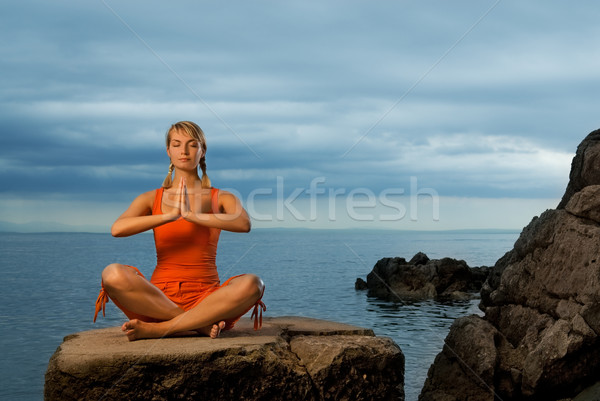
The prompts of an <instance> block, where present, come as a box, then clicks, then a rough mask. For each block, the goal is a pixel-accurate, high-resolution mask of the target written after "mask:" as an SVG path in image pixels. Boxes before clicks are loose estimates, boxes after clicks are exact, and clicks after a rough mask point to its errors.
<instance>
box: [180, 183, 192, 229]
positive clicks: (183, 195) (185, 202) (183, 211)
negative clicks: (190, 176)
mask: <svg viewBox="0 0 600 401" xmlns="http://www.w3.org/2000/svg"><path fill="white" fill-rule="evenodd" d="M177 196H178V198H179V200H178V204H179V215H180V216H181V217H183V218H184V219H186V220H187V219H188V218H189V216H190V215H191V214H192V209H191V208H190V199H189V196H188V192H187V183H186V181H185V178H184V177H181V181H180V182H179V190H178V191H177Z"/></svg>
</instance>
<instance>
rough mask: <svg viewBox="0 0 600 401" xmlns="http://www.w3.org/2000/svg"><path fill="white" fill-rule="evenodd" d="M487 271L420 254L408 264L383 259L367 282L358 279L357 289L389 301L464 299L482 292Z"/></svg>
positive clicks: (485, 268)
mask: <svg viewBox="0 0 600 401" xmlns="http://www.w3.org/2000/svg"><path fill="white" fill-rule="evenodd" d="M488 271H489V268H488V267H485V266H483V267H469V266H468V265H467V263H466V262H465V261H464V260H456V259H452V258H443V259H429V257H427V255H426V254H424V253H422V252H419V253H417V254H416V255H415V256H413V258H412V259H411V260H410V261H408V262H407V261H406V259H404V258H383V259H380V260H379V261H377V263H376V264H375V266H374V267H373V270H372V271H371V272H370V273H369V274H368V275H367V281H366V282H365V281H364V280H363V279H361V278H358V279H357V280H356V283H355V288H356V289H357V290H368V296H372V297H377V298H381V299H385V300H389V301H399V300H418V299H427V298H450V299H464V298H468V297H470V296H472V295H474V294H476V293H478V292H479V290H480V289H481V285H482V284H483V282H484V281H485V279H486V278H487V275H488Z"/></svg>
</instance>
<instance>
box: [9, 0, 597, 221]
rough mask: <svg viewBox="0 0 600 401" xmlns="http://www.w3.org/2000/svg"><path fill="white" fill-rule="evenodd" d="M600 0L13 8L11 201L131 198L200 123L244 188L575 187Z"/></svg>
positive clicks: (227, 172)
mask: <svg viewBox="0 0 600 401" xmlns="http://www.w3.org/2000/svg"><path fill="white" fill-rule="evenodd" d="M493 5H495V7H493V9H491V11H490V8H491V7H492V6H493ZM599 9H600V8H599V7H598V5H597V4H596V3H595V2H583V3H580V4H579V6H578V7H576V8H574V7H571V6H569V5H568V4H551V5H548V4H547V3H543V2H541V1H534V2H528V3H510V2H499V3H496V2H493V1H489V2H483V3H478V4H477V5H474V4H473V3H471V2H464V1H458V2H452V3H448V2H443V1H438V2H432V3H427V4H423V3H406V2H400V3H399V2H386V3H376V4H375V3H365V2H359V1H350V2H335V1H334V2H327V3H322V2H303V3H293V4H290V3H272V2H269V3H256V4H252V5H250V4H247V3H244V2H233V3H227V4H218V3H215V4H212V3H211V4H208V3H196V2H190V1H187V2H185V1H184V2H178V3H175V4H171V3H161V2H141V1H132V2H127V3H119V2H112V1H105V2H97V3H77V4H73V3H71V2H66V1H62V0H59V1H56V2H52V3H47V2H42V1H36V0H25V1H22V2H19V3H10V2H9V3H5V4H2V5H0V33H2V34H3V37H4V38H6V39H7V40H5V41H4V42H3V43H2V44H0V55H1V56H2V57H0V68H2V71H3V74H2V75H1V76H0V88H1V89H2V90H1V91H0V105H1V107H0V131H1V135H0V168H1V170H0V177H1V179H2V182H3V187H2V189H0V200H1V199H9V198H10V199H13V198H15V199H16V198H19V197H22V198H23V199H34V198H36V197H40V196H59V195H60V196H63V195H64V196H65V197H67V198H69V199H73V200H76V199H79V200H82V201H83V200H85V201H90V202H91V201H93V199H98V198H99V197H100V198H102V199H111V200H112V201H113V202H114V204H117V203H118V202H122V203H123V204H124V205H126V203H127V202H129V201H130V199H131V196H132V194H135V193H140V192H143V191H146V190H148V189H151V188H154V187H156V186H158V185H160V183H161V181H162V179H163V177H164V175H165V173H166V166H167V164H168V160H167V158H166V155H165V152H164V133H165V131H166V130H167V128H168V127H169V126H170V124H171V123H173V122H175V121H179V120H187V119H189V120H193V121H196V122H198V123H199V124H200V125H201V126H202V128H203V129H204V131H205V132H206V134H207V140H208V146H209V149H208V154H207V159H208V160H207V161H208V170H209V175H210V176H211V178H213V182H214V184H215V185H217V186H221V187H230V188H234V189H236V190H238V191H239V193H240V194H241V195H242V196H248V194H249V193H251V192H252V191H254V190H256V189H260V188H271V189H273V188H275V187H276V185H277V182H278V181H277V180H278V177H281V178H283V179H284V182H285V184H286V191H289V192H292V191H293V190H294V189H295V188H306V186H307V185H309V183H310V182H311V180H313V179H314V178H316V177H325V178H326V185H328V186H329V187H330V188H345V189H347V190H348V191H350V190H351V189H352V188H369V189H371V190H372V191H374V192H377V193H378V192H380V191H382V190H384V189H386V188H401V187H407V185H409V182H410V180H411V177H416V178H417V179H418V181H419V184H420V186H422V187H427V188H434V189H435V190H436V191H438V192H439V193H440V195H442V196H444V197H458V198H460V197H474V198H487V199H493V198H498V197H502V198H506V197H508V198H521V199H540V198H543V199H555V198H559V197H560V196H561V194H562V191H564V187H565V186H566V181H567V180H568V170H569V167H570V161H571V158H572V155H573V152H574V151H575V148H576V146H577V144H578V143H579V142H580V141H581V140H582V139H583V137H584V136H585V135H586V134H587V133H588V132H590V131H592V130H594V129H596V128H598V126H597V125H598V118H597V110H598V100H597V92H598V89H600V78H598V75H597V73H596V71H597V70H598V69H599V68H600V56H598V55H597V54H595V53H594V52H592V51H591V49H594V48H595V47H596V43H595V38H597V37H598V35H599V34H600V32H599V31H600V28H599V27H598V25H597V24H596V19H597V15H598V11H599ZM488 11H489V13H488ZM482 17H483V18H482ZM60 196H59V198H60ZM61 199H62V198H61ZM2 218H3V216H0V219H2Z"/></svg>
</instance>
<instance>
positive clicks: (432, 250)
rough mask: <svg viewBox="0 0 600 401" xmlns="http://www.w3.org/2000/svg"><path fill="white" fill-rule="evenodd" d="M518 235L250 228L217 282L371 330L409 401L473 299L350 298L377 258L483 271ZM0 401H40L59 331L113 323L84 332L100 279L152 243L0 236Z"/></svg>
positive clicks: (229, 252)
mask: <svg viewBox="0 0 600 401" xmlns="http://www.w3.org/2000/svg"><path fill="white" fill-rule="evenodd" d="M517 237H518V233H464V232H463V233H460V232H459V233H457V232H447V233H407V232H394V231H368V230H364V231H363V230H355V231H328V230H327V231H325V230H323V231H321V230H254V231H252V232H251V233H250V234H231V233H223V234H222V237H221V243H220V247H219V256H218V266H219V273H220V276H221V279H222V280H224V279H226V278H228V277H230V276H232V275H235V274H240V273H256V274H258V275H260V276H261V277H262V278H263V280H264V281H265V283H266V286H267V289H266V293H265V296H264V298H263V300H264V301H265V303H266V304H267V308H268V310H267V312H266V316H283V315H295V316H308V317H316V318H322V319H329V320H335V321H339V322H344V323H350V324H355V325H359V326H364V327H370V328H372V329H373V330H374V331H375V333H376V334H377V335H378V336H388V337H391V338H392V339H393V340H394V341H395V342H396V343H397V344H398V345H399V346H400V347H401V348H402V351H403V352H404V355H405V357H406V381H405V390H406V396H407V397H406V399H407V400H409V401H411V400H416V399H417V396H418V394H419V392H420V389H421V387H422V384H423V381H424V380H425V377H426V375H427V370H428V369H429V366H430V365H431V363H432V362H433V359H434V358H435V356H436V355H437V353H438V352H439V351H440V349H441V346H442V343H443V339H444V338H445V336H446V334H447V332H448V329H449V327H450V325H451V323H452V321H453V320H454V319H455V318H457V317H459V316H464V315H468V314H472V313H479V311H478V309H477V302H478V301H468V302H454V303H447V304H442V303H437V302H434V301H428V302H421V303H417V304H398V303H391V302H384V301H380V300H377V299H372V298H367V296H366V293H365V292H361V291H358V292H357V291H355V290H354V282H355V280H356V278H357V277H362V278H366V275H367V274H368V273H369V272H370V271H371V269H372V268H373V265H374V264H375V262H377V260H379V259H380V258H383V257H390V256H401V257H405V258H407V259H409V258H410V257H412V256H413V255H414V254H415V253H417V252H419V251H423V252H425V253H427V255H428V256H429V257H430V258H441V257H445V256H449V257H453V258H456V259H464V260H465V261H466V262H467V263H468V264H469V266H481V265H493V264H494V263H495V261H496V260H497V259H498V258H500V257H501V256H502V255H503V254H504V253H505V252H506V251H508V250H510V249H511V248H512V246H513V244H514V241H515V240H516V239H517ZM0 255H1V259H0V260H1V262H0V263H1V265H0V272H1V274H2V277H3V286H2V291H1V292H0V333H1V343H0V346H1V349H0V351H1V355H2V364H1V366H0V399H3V400H4V399H5V400H28V401H30V400H41V399H42V398H43V385H44V373H45V370H46V366H47V363H48V360H49V358H50V356H51V355H52V354H53V353H54V351H55V350H56V348H57V347H58V345H60V343H61V342H62V339H63V337H64V336H65V335H67V334H70V333H73V332H78V331H82V330H90V329H96V328H102V327H108V326H116V325H120V324H121V323H122V322H123V321H124V315H123V314H122V313H121V312H120V311H119V310H118V309H116V308H115V307H114V306H113V304H112V303H109V304H108V305H107V316H106V318H102V317H99V319H98V322H97V323H96V324H92V317H93V312H94V302H95V300H96V297H97V294H98V289H99V275H100V271H101V270H102V269H103V267H104V266H105V265H107V264H109V263H112V262H119V263H127V264H133V265H136V266H137V267H139V268H140V270H141V271H142V272H143V273H144V274H146V275H147V276H148V277H149V276H150V275H151V273H152V269H153V266H154V264H155V253H154V245H153V241H152V235H148V234H141V235H138V236H135V237H130V238H112V237H111V236H110V235H108V234H82V233H52V234H10V233H0Z"/></svg>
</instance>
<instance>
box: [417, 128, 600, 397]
mask: <svg viewBox="0 0 600 401" xmlns="http://www.w3.org/2000/svg"><path fill="white" fill-rule="evenodd" d="M598 155H600V131H595V132H593V133H591V134H590V135H589V136H588V137H587V138H586V139H585V140H584V141H583V142H582V144H581V145H580V146H579V147H578V150H577V155H576V156H575V158H574V160H573V167H572V170H571V176H570V177H571V182H569V185H568V187H567V190H566V193H565V196H563V199H562V201H561V204H560V205H559V207H558V208H557V209H552V210H547V211H545V212H544V213H542V214H541V215H540V216H539V217H535V218H534V219H533V220H532V221H531V223H530V224H529V225H528V226H527V227H525V228H524V229H523V231H522V233H521V235H520V236H519V239H518V240H517V241H516V243H515V245H514V247H513V249H512V250H511V251H509V252H507V253H506V254H505V255H504V256H503V257H502V258H500V259H499V260H498V261H497V262H496V264H495V265H494V267H493V268H492V271H491V272H490V274H489V276H488V279H487V280H486V282H485V283H484V285H483V287H482V290H481V303H480V309H481V310H482V311H483V312H484V316H483V317H478V316H469V317H466V318H461V319H458V320H457V321H455V322H454V324H453V325H452V327H451V328H450V333H449V334H448V337H447V339H446V343H445V345H444V348H443V349H442V351H441V353H440V354H439V355H438V356H437V357H436V359H435V361H434V363H433V365H432V366H431V368H430V370H429V373H428V377H427V380H426V381H425V385H424V387H423V389H422V391H421V395H420V397H419V400H447V401H454V400H467V399H477V400H490V401H492V400H494V399H504V400H510V399H519V400H559V399H571V398H572V397H576V396H577V394H578V393H579V392H581V391H582V390H583V389H585V388H586V387H588V386H590V385H592V384H593V383H595V382H597V381H598V374H599V373H600V338H599V335H600V273H599V272H600V214H599V212H598V210H600V185H599V184H600V175H599V172H600V164H599V162H600V158H598V157H597V156H598ZM594 167H595V169H594ZM466 349H468V353H465V350H466ZM459 383H460V386H459V385H458V384H459ZM591 391H592V390H589V389H588V390H587V393H586V394H589V393H590V392H591ZM466 394H480V396H472V397H468V396H466ZM581 397H583V396H580V398H578V399H585V398H581Z"/></svg>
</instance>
